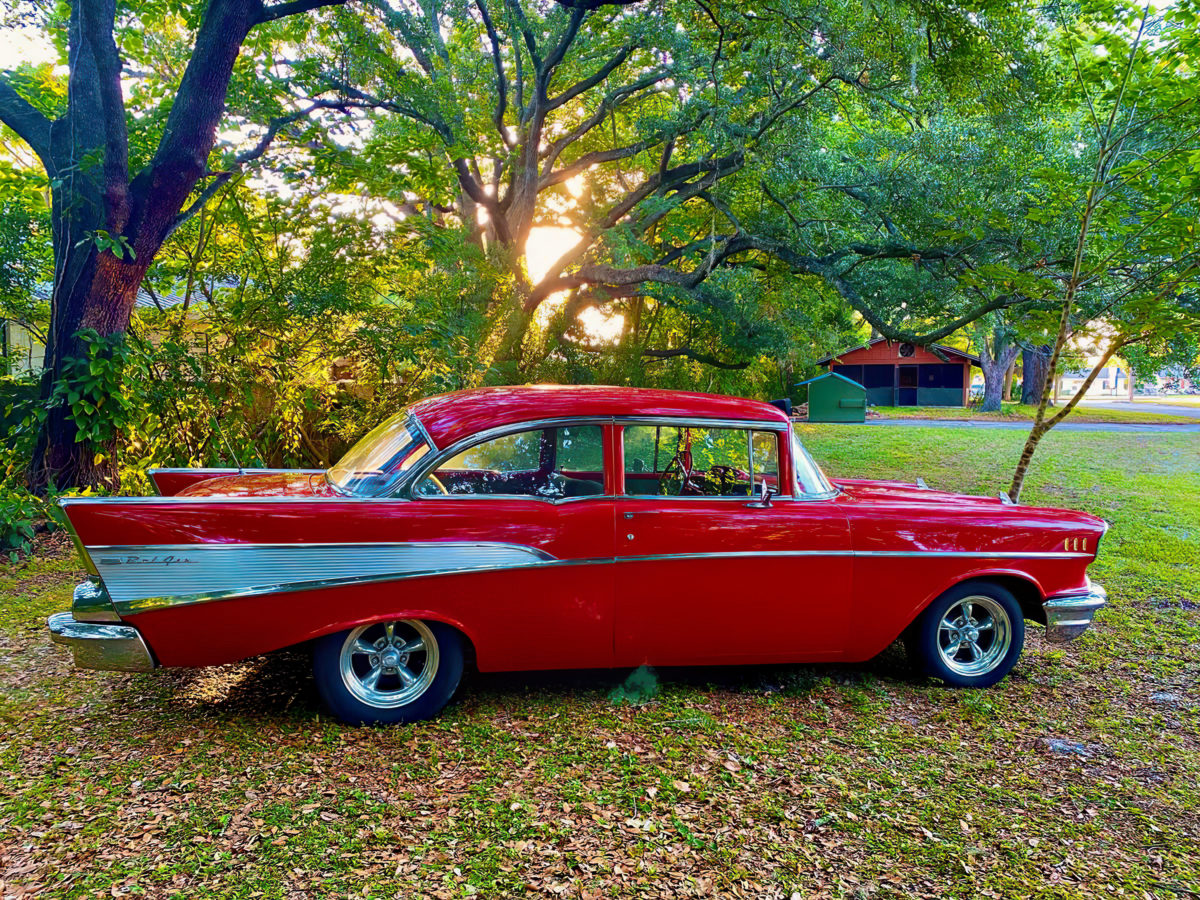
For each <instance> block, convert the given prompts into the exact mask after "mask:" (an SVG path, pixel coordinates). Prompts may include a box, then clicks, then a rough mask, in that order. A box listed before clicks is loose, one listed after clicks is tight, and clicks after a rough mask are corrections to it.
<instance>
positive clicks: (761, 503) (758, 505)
mask: <svg viewBox="0 0 1200 900" xmlns="http://www.w3.org/2000/svg"><path fill="white" fill-rule="evenodd" d="M778 493H779V491H778V490H777V489H776V488H773V487H771V486H770V485H769V484H767V479H765V478H764V479H763V480H762V481H760V482H759V483H758V499H757V500H753V501H751V502H750V503H747V504H746V505H747V506H749V507H750V508H751V509H770V508H771V498H772V497H773V496H775V495H776V494H778Z"/></svg>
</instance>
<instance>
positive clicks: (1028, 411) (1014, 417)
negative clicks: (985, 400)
mask: <svg viewBox="0 0 1200 900" xmlns="http://www.w3.org/2000/svg"><path fill="white" fill-rule="evenodd" d="M871 411H872V412H877V413H879V414H880V415H881V416H882V417H883V418H885V419H974V420H976V421H981V422H983V421H1001V422H1022V421H1030V422H1032V421H1033V417H1034V416H1035V415H1036V414H1037V407H1036V406H1022V405H1021V404H1020V403H1002V404H1001V405H1000V409H999V410H998V411H996V412H981V411H980V410H979V409H978V407H961V406H872V407H871ZM1064 421H1066V422H1088V423H1092V424H1111V425H1120V424H1127V425H1148V424H1164V425H1195V424H1196V418H1195V417H1194V416H1182V415H1174V414H1172V413H1157V412H1149V411H1147V412H1142V411H1141V410H1137V409H1099V408H1096V407H1086V408H1080V407H1076V408H1075V409H1074V410H1073V411H1072V412H1071V415H1070V416H1068V417H1067V418H1066V419H1065V420H1064Z"/></svg>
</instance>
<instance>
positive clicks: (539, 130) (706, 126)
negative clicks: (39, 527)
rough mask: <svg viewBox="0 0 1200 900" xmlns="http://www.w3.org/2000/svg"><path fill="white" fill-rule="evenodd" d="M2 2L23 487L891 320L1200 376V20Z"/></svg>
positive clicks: (813, 342) (0, 97)
mask: <svg viewBox="0 0 1200 900" xmlns="http://www.w3.org/2000/svg"><path fill="white" fill-rule="evenodd" d="M4 6H5V9H6V13H5V17H6V24H8V25H9V26H19V27H25V28H33V29H37V30H39V31H40V32H42V33H44V34H46V35H48V36H49V38H50V40H51V41H52V42H53V45H54V46H55V47H56V48H57V53H58V57H59V59H58V64H57V65H56V64H53V63H47V64H42V65H33V64H25V65H19V66H16V67H14V68H11V69H9V70H7V71H4V72H3V73H0V122H3V130H2V131H0V141H2V145H3V146H2V151H0V184H2V185H3V200H2V206H0V253H2V254H3V263H4V265H3V272H4V274H3V276H2V277H3V279H4V281H3V282H2V284H0V288H2V293H0V303H2V304H3V305H4V309H3V310H2V311H0V314H3V315H5V316H7V317H9V318H13V319H15V320H18V321H26V322H29V323H31V324H33V325H35V326H36V327H37V328H39V329H40V333H42V334H43V335H44V336H45V343H46V348H47V349H46V360H45V362H46V368H45V371H44V374H43V376H42V378H41V381H40V385H39V392H40V393H39V399H38V402H37V403H36V405H35V410H34V414H33V415H32V416H30V417H29V418H28V419H27V420H26V421H25V424H24V426H23V428H21V429H18V431H19V433H18V435H17V436H16V440H15V442H14V443H13V448H12V449H10V451H9V452H10V459H9V460H8V462H7V469H8V472H9V475H10V477H11V478H12V479H14V480H15V479H16V478H17V477H18V476H20V475H21V474H26V475H27V477H28V482H29V485H30V487H31V488H32V489H33V490H34V491H37V492H42V493H44V492H45V491H47V490H49V489H57V490H61V489H65V488H72V487H83V486H89V485H90V486H101V487H106V488H114V487H116V486H117V484H118V483H119V482H120V481H121V480H122V478H124V480H126V481H129V480H130V479H136V478H137V477H138V476H137V475H136V474H135V472H136V470H137V469H138V468H139V467H140V466H141V465H142V464H143V463H145V462H147V461H154V462H158V463H167V462H171V463H178V464H188V463H199V462H211V461H215V460H216V459H218V458H219V457H220V456H221V455H222V453H223V452H224V451H223V449H222V447H221V444H220V442H219V441H217V440H216V439H215V438H214V437H213V427H212V424H211V423H212V420H213V419H217V420H219V421H221V422H222V423H223V424H224V427H225V429H226V430H227V431H228V432H230V433H231V436H232V437H233V438H234V440H235V442H242V443H244V444H245V445H247V446H249V447H253V448H255V449H254V451H253V452H255V453H257V454H258V456H259V457H260V458H261V459H262V461H264V462H271V463H274V464H293V463H305V464H322V463H325V462H327V461H328V459H329V457H330V455H331V454H335V453H336V451H337V450H338V449H340V447H341V446H343V445H344V444H345V443H346V442H347V441H349V440H352V439H353V438H354V437H355V436H356V435H358V434H360V433H361V432H362V431H363V430H364V429H365V428H366V427H368V426H369V425H370V424H372V423H373V421H375V420H377V419H378V418H379V417H380V416H382V415H383V414H384V411H386V410H389V409H393V408H395V406H397V405H398V404H402V403H404V402H406V401H407V400H409V399H412V398H414V397H416V396H419V395H422V394H426V393H430V392H433V391H437V390H449V389H455V388H460V387H469V386H473V385H477V384H483V383H506V382H508V383H512V382H525V381H537V380H551V381H573V382H590V381H594V382H616V383H631V384H657V385H664V386H678V387H700V388H704V389H709V390H717V391H729V392H737V393H742V394H748V395H754V396H764V397H765V396H778V395H781V394H782V393H784V392H786V390H787V389H788V386H789V385H790V384H791V383H792V382H793V381H796V380H799V376H800V375H802V374H804V373H806V371H809V370H811V365H812V362H813V360H814V359H815V358H817V357H819V356H821V355H823V353H824V352H826V351H828V350H829V349H832V348H835V347H839V346H843V345H850V344H853V343H855V342H856V341H857V340H859V339H860V338H862V337H864V336H866V335H867V334H869V333H871V332H872V331H874V332H877V333H879V334H881V335H883V336H885V337H888V338H889V339H894V340H903V341H909V342H913V343H918V344H925V345H928V344H931V343H934V342H937V341H957V342H960V343H963V344H964V345H965V343H966V342H968V341H971V340H972V337H974V341H973V343H974V346H976V348H977V349H979V350H981V351H982V352H983V355H984V358H985V371H988V373H989V376H990V377H989V383H990V384H994V383H995V377H994V373H995V372H1000V373H1001V377H1002V373H1003V371H1004V370H1005V369H1007V368H1008V367H1009V363H1010V362H1011V360H1012V358H1013V357H1014V356H1015V352H1016V348H1022V347H1023V348H1042V353H1041V356H1040V357H1037V356H1034V357H1033V358H1034V359H1040V360H1041V361H1043V362H1044V364H1045V365H1046V366H1047V367H1050V366H1053V367H1055V368H1061V366H1062V364H1063V363H1064V362H1065V361H1066V359H1067V357H1068V356H1069V355H1070V354H1071V353H1073V352H1075V353H1077V352H1078V348H1079V347H1081V346H1085V345H1089V344H1094V345H1096V347H1097V348H1098V349H1097V355H1104V354H1106V353H1107V354H1108V355H1110V356H1111V355H1112V354H1113V353H1118V352H1119V353H1121V354H1122V355H1124V356H1133V357H1136V358H1137V359H1138V365H1139V368H1140V369H1141V370H1143V371H1145V370H1147V369H1148V368H1157V367H1158V366H1159V365H1161V364H1162V363H1163V362H1164V361H1167V360H1171V361H1182V362H1185V363H1187V364H1194V362H1195V359H1196V326H1197V320H1200V311H1198V309H1197V303H1198V301H1197V295H1196V283H1197V278H1196V272H1197V268H1196V264H1197V246H1198V245H1197V243H1196V234H1195V228H1196V222H1197V193H1198V187H1197V175H1196V172H1197V169H1198V168H1200V139H1198V134H1200V110H1198V109H1197V107H1200V104H1197V103H1195V102H1194V101H1195V96H1196V95H1197V92H1198V85H1197V83H1196V62H1197V60H1198V59H1200V51H1198V48H1197V42H1198V38H1197V34H1198V31H1200V29H1198V28H1197V21H1198V20H1197V12H1196V5H1195V4H1194V3H1192V2H1185V3H1180V4H1177V5H1175V6H1172V7H1171V8H1170V9H1169V10H1168V11H1167V12H1166V13H1165V14H1163V15H1156V14H1154V13H1153V12H1152V11H1151V10H1150V9H1148V8H1143V7H1138V6H1133V5H1127V4H1124V3H1116V2H1108V0H1105V2H1098V3H1095V2H1088V3H1084V4H1051V5H1049V6H1046V5H1033V4H1015V5H1014V4H1010V3H1006V2H1004V3H1002V2H988V0H984V2H979V3H955V2H926V0H887V2H874V3H869V4H859V3H837V2H833V3H831V2H827V0H820V2H818V0H782V2H761V3H760V2H709V0H642V2H601V0H569V2H568V0H562V2H550V0H426V2H417V0H350V2H347V0H282V2H281V0H276V2H273V3H272V2H264V0H197V2H179V0H152V2H137V3H133V2H127V0H121V2H117V0H71V2H59V0H26V2H21V3H15V2H11V0H8V2H6V4H5V5H4ZM555 240H557V241H558V243H557V244H554V241H555ZM549 246H553V247H554V248H555V251H556V252H557V251H561V256H558V257H557V258H554V257H555V255H556V252H550V251H549V250H548V249H547V247H549ZM139 298H141V299H140V301H139ZM1031 355H1032V354H1031ZM1027 381H1028V379H1027ZM1043 383H1048V381H1043ZM990 392H991V394H993V395H994V394H995V391H994V390H990ZM1039 399H1046V397H1045V392H1044V391H1043V392H1042V396H1041V397H1040V398H1039ZM1052 418H1053V416H1043V417H1041V418H1039V423H1043V421H1049V420H1050V419H1052ZM1051 424H1053V422H1051ZM1014 490H1015V492H1019V485H1015V487H1014Z"/></svg>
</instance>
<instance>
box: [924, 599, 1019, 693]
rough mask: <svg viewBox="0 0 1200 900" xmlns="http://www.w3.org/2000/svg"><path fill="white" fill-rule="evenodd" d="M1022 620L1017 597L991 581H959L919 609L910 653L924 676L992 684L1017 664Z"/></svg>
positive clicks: (954, 684)
mask: <svg viewBox="0 0 1200 900" xmlns="http://www.w3.org/2000/svg"><path fill="white" fill-rule="evenodd" d="M1024 646H1025V620H1024V618H1023V617H1022V615H1021V605H1020V604H1019V603H1018V602H1017V598H1016V597H1014V596H1013V595H1012V593H1011V592H1010V591H1008V590H1006V589H1005V588H1002V587H1000V586H999V585H997V584H991V583H990V582H975V583H970V584H962V585H959V586H958V587H954V588H951V589H950V590H948V591H946V593H944V594H942V595H941V596H940V597H938V598H937V599H936V600H934V601H933V603H931V604H930V605H929V607H928V608H927V609H926V610H925V611H924V612H923V613H921V615H920V616H919V617H918V618H917V621H916V622H914V623H913V626H912V629H911V630H910V632H909V635H908V649H909V654H910V655H911V656H912V657H913V660H914V662H916V664H917V665H918V667H919V668H920V669H921V670H922V671H924V672H925V673H926V674H927V675H932V676H934V677H935V678H940V679H941V680H942V681H944V682H945V683H946V684H948V685H950V686H951V687H990V686H991V685H993V684H995V683H996V682H998V681H1000V680H1001V679H1002V678H1004V676H1005V675H1007V674H1008V673H1009V672H1010V671H1011V670H1012V667H1013V666H1015V665H1016V664H1017V659H1019V658H1020V656H1021V650H1022V649H1023V648H1024Z"/></svg>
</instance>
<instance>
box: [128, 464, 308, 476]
mask: <svg viewBox="0 0 1200 900" xmlns="http://www.w3.org/2000/svg"><path fill="white" fill-rule="evenodd" d="M324 471H325V470H324V469H240V470H239V469H238V468H237V467H236V466H224V467H215V466H214V467H204V466H195V467H191V466H182V467H176V468H170V467H164V468H157V469H147V470H146V474H147V475H156V474H158V473H159V472H166V473H168V474H171V475H175V474H178V473H180V472H204V473H206V474H207V473H212V474H214V475H218V474H222V473H224V474H226V475H237V474H239V472H240V474H242V475H273V474H277V473H286V472H298V473H300V474H301V475H315V474H318V473H320V472H324Z"/></svg>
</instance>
